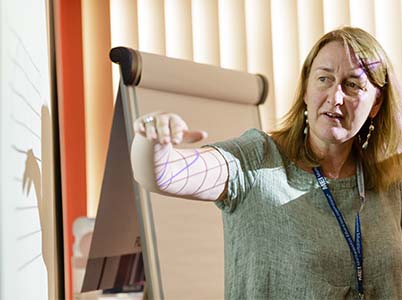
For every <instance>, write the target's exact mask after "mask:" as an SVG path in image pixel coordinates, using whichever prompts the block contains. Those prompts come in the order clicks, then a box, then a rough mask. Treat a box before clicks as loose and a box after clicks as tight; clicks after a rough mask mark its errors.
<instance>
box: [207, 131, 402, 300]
mask: <svg viewBox="0 0 402 300" xmlns="http://www.w3.org/2000/svg"><path fill="white" fill-rule="evenodd" d="M210 146H212V147H214V148H216V149H217V150H218V151H219V152H220V153H221V154H222V155H223V156H224V158H225V160H226V161H227V163H228V165H229V183H228V195H227V198H226V199H224V200H223V201H219V202H216V205H217V206H218V207H219V208H220V209H222V218H223V224H224V239H225V299H230V300H235V299H253V300H258V299H309V300H311V299H320V300H322V299H357V283H356V277H355V269H354V263H353V258H352V256H351V254H350V250H349V248H348V246H347V243H346V241H345V239H344V237H343V235H342V232H341V230H340V228H339V225H338V223H337V221H336V218H335V217H334V216H333V214H332V211H331V209H330V207H329V205H328V203H327V200H326V198H325V196H324V194H323V192H322V190H321V189H320V188H319V186H318V184H317V182H316V178H315V176H314V175H313V174H312V173H308V172H306V171H304V170H302V169H300V168H298V167H297V166H296V165H295V164H293V163H292V162H290V161H289V160H287V158H286V157H284V156H282V155H281V153H280V152H279V150H278V148H277V147H276V144H275V142H274V141H273V140H272V138H271V137H270V136H268V135H267V134H265V133H264V132H262V131H259V130H257V129H250V130H248V131H246V132H245V133H244V134H243V135H241V136H240V137H238V138H236V139H233V140H229V141H224V142H220V143H216V144H213V145H210ZM328 181H329V187H330V189H331V191H332V193H333V195H334V197H335V201H336V203H337V206H338V208H339V209H340V211H341V212H342V214H343V216H344V219H345V221H346V223H347V225H348V227H349V230H350V232H351V234H352V235H353V236H354V231H355V229H354V218H355V215H356V212H357V211H358V209H359V208H360V200H359V196H358V190H357V184H356V177H355V176H353V177H349V178H343V179H336V180H329V179H328ZM366 199H367V201H366V205H365V207H364V210H363V212H362V213H361V227H362V234H363V252H364V253H363V256H364V288H365V296H366V298H365V299H402V232H401V199H402V198H401V187H400V185H398V186H397V185H395V186H393V187H392V188H391V189H390V190H389V191H387V192H383V193H376V192H373V191H366Z"/></svg>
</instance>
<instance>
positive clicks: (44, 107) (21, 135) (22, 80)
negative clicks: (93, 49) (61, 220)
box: [8, 28, 55, 300]
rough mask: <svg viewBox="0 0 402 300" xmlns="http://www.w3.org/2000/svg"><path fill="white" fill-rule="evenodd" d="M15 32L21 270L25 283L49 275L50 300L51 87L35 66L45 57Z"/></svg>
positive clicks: (50, 294)
mask: <svg viewBox="0 0 402 300" xmlns="http://www.w3.org/2000/svg"><path fill="white" fill-rule="evenodd" d="M10 33H11V35H12V36H13V37H14V41H15V44H14V45H15V48H14V49H13V51H12V53H9V62H10V63H11V66H12V76H11V78H10V80H9V82H8V87H9V91H10V95H11V97H12V100H13V102H12V103H13V105H12V113H11V114H10V121H11V122H12V123H13V124H14V128H15V129H16V130H15V134H14V136H15V139H14V142H13V144H12V148H13V150H14V153H18V154H17V156H18V157H20V159H18V161H21V163H20V164H18V165H19V166H18V168H16V173H15V174H14V179H16V181H17V182H18V184H19V185H20V190H21V191H22V193H21V194H20V195H18V197H16V199H18V202H16V212H17V218H24V219H25V220H24V222H21V226H20V228H19V230H18V235H17V237H16V240H17V245H19V246H18V248H26V249H29V251H26V252H23V251H20V252H19V254H18V256H19V261H18V265H17V271H18V273H19V274H20V275H19V276H21V278H25V277H27V276H30V275H28V274H32V272H34V271H33V270H35V269H36V270H38V268H39V269H42V270H44V274H42V275H41V276H46V277H47V291H46V293H47V295H48V299H49V300H50V299H53V298H54V296H53V295H55V270H54V251H55V240H54V238H53V234H54V232H53V229H54V223H53V220H54V219H53V214H54V212H53V207H54V201H55V200H54V182H53V169H52V168H53V150H52V149H53V145H52V120H51V114H50V109H49V105H50V100H49V97H50V93H49V91H48V90H46V89H48V87H49V84H50V83H49V82H47V80H48V78H47V77H46V76H45V77H43V76H42V75H41V71H40V70H43V68H41V69H40V68H39V67H38V66H37V65H36V63H35V59H34V58H37V57H36V56H37V55H40V54H38V53H36V52H34V53H33V54H32V53H31V52H30V50H32V49H30V48H29V47H27V46H26V45H25V44H24V40H23V39H22V38H21V37H20V36H19V34H18V33H17V32H16V31H15V30H13V29H11V28H10ZM45 50H46V47H45ZM46 71H47V70H46ZM26 279H27V278H26ZM43 279H44V278H43Z"/></svg>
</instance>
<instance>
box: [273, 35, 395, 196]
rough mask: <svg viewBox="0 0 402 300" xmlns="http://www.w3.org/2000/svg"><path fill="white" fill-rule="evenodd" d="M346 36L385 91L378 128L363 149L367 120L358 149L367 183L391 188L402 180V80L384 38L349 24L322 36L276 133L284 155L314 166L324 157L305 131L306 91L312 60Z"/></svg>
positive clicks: (374, 81)
mask: <svg viewBox="0 0 402 300" xmlns="http://www.w3.org/2000/svg"><path fill="white" fill-rule="evenodd" d="M332 41H339V42H342V43H343V44H344V45H345V47H346V48H347V49H348V50H349V53H351V54H352V55H354V56H355V57H356V59H357V61H358V62H359V63H360V65H361V67H362V68H363V70H364V72H365V73H366V75H367V77H368V79H369V81H370V82H371V84H373V85H374V86H375V87H376V88H378V89H379V91H380V96H379V97H382V104H381V108H380V111H379V112H378V114H377V116H376V117H375V118H374V119H373V122H374V126H375V131H374V132H373V133H372V135H371V137H370V143H369V146H368V148H367V150H362V147H361V142H359V139H358V138H357V137H358V136H361V137H362V140H363V142H364V140H365V139H366V136H367V132H368V127H369V125H370V121H369V120H366V122H365V124H364V125H363V127H362V128H361V129H360V131H359V133H358V135H357V136H356V137H355V139H354V145H353V149H354V150H353V151H354V154H355V155H356V156H358V157H360V159H361V161H362V163H363V168H364V174H365V180H366V182H367V186H368V187H369V188H371V189H375V190H386V189H388V188H389V187H390V186H391V185H392V184H393V183H396V182H400V181H402V158H401V155H400V153H401V152H402V151H401V150H402V122H401V121H402V114H401V113H402V103H401V99H402V98H401V94H400V91H399V84H398V81H397V79H396V77H395V73H394V71H393V67H392V64H391V62H390V60H389V58H388V56H387V54H386V53H385V51H384V49H383V48H382V47H381V45H380V44H379V43H378V41H377V40H376V39H375V38H374V37H373V36H372V35H370V34H369V33H367V32H366V31H364V30H362V29H359V28H353V27H343V28H340V29H337V30H334V31H331V32H329V33H327V34H325V35H324V36H323V37H321V39H320V40H318V42H317V43H316V44H315V45H314V46H313V48H312V49H311V51H310V53H309V54H308V56H307V58H306V60H305V61H304V64H303V66H302V70H301V75H300V79H299V83H298V87H297V90H296V95H295V101H294V103H293V105H292V107H291V109H290V110H289V112H288V113H287V114H286V115H285V117H284V118H283V120H282V122H281V123H280V126H279V129H278V130H275V131H273V132H272V133H271V135H272V137H273V138H274V140H275V141H276V142H277V143H278V144H279V147H280V149H281V151H282V153H283V154H284V155H286V156H287V157H288V158H289V159H290V160H292V161H294V162H301V163H303V164H304V165H306V166H309V167H312V166H317V165H319V164H320V159H319V158H318V157H317V156H315V155H314V153H312V151H311V150H310V149H309V145H308V143H306V138H305V135H304V133H303V129H304V127H305V117H304V111H305V109H306V105H305V103H304V100H303V97H304V95H305V93H306V89H307V81H308V77H309V75H310V71H311V66H312V64H313V61H314V59H315V57H316V56H317V54H318V52H319V51H320V50H321V49H322V48H323V47H324V46H325V45H326V44H328V43H329V42H332Z"/></svg>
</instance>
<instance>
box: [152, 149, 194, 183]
mask: <svg viewBox="0 0 402 300" xmlns="http://www.w3.org/2000/svg"><path fill="white" fill-rule="evenodd" d="M194 151H195V153H196V156H195V158H194V160H193V161H192V162H190V163H189V164H188V165H186V166H185V167H184V168H182V169H181V170H179V171H178V172H177V173H176V174H174V175H172V176H171V177H170V178H169V179H168V180H166V181H164V182H162V183H161V184H159V187H160V188H163V187H164V185H166V184H167V183H168V182H169V181H172V180H173V178H175V177H177V176H178V175H180V174H181V173H182V172H184V171H186V170H187V169H188V168H189V167H190V166H191V165H193V164H194V163H195V162H196V161H197V160H198V159H199V158H200V153H199V152H198V151H197V150H194Z"/></svg>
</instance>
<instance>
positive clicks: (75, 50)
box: [54, 0, 86, 300]
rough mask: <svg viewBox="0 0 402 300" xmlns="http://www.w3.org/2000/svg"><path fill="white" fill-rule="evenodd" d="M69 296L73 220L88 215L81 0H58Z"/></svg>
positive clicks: (68, 296) (68, 294)
mask: <svg viewBox="0 0 402 300" xmlns="http://www.w3.org/2000/svg"><path fill="white" fill-rule="evenodd" d="M54 10H55V11H54V16H55V36H56V39H55V40H56V68H57V88H58V107H59V122H60V159H61V180H62V183H61V184H62V198H63V235H64V269H65V291H66V295H65V297H66V299H68V300H70V299H72V277H71V257H72V245H73V235H72V223H73V221H74V220H75V219H76V218H77V217H80V216H86V168H85V118H84V87H83V63H82V28H81V0H55V1H54Z"/></svg>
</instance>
